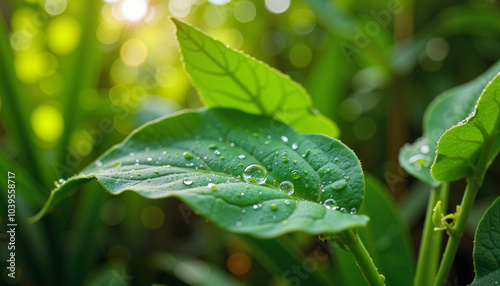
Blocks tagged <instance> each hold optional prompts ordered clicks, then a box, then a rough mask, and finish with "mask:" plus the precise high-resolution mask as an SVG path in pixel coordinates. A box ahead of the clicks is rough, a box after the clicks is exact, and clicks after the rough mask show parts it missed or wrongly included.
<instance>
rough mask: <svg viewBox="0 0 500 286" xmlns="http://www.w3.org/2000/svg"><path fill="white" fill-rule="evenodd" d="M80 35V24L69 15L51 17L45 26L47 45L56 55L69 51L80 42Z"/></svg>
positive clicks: (65, 53)
mask: <svg viewBox="0 0 500 286" xmlns="http://www.w3.org/2000/svg"><path fill="white" fill-rule="evenodd" d="M80 36H81V27H80V24H79V23H78V21H76V20H75V18H73V17H70V16H59V17H55V18H52V20H51V21H50V22H49V25H48V26H47V45H48V46H49V48H50V49H51V50H52V51H53V52H54V53H56V54H58V55H67V54H69V53H71V52H72V51H73V50H74V49H75V48H76V46H77V45H78V43H79V42H80Z"/></svg>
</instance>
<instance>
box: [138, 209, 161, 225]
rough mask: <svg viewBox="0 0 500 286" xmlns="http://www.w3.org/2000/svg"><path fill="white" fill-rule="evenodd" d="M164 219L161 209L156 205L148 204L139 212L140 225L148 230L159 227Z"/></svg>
mask: <svg viewBox="0 0 500 286" xmlns="http://www.w3.org/2000/svg"><path fill="white" fill-rule="evenodd" d="M164 220H165V215H164V214H163V211H162V210H161V209H160V208H159V207H157V206H149V207H147V208H145V209H144V210H143V211H142V213H141V222H142V225H143V226H144V227H145V228H147V229H150V230H153V229H157V228H160V227H161V226H162V225H163V221H164Z"/></svg>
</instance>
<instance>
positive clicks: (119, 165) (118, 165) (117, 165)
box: [113, 163, 122, 168]
mask: <svg viewBox="0 0 500 286" xmlns="http://www.w3.org/2000/svg"><path fill="white" fill-rule="evenodd" d="M121 165H122V164H121V163H114V164H113V167H115V168H117V167H121Z"/></svg>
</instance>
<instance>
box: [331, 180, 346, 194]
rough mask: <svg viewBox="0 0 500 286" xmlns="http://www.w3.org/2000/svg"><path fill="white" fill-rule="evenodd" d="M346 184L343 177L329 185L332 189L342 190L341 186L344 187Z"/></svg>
mask: <svg viewBox="0 0 500 286" xmlns="http://www.w3.org/2000/svg"><path fill="white" fill-rule="evenodd" d="M346 185H347V182H346V181H345V180H344V179H340V180H338V181H335V182H333V184H331V185H330V187H332V189H334V190H337V191H339V190H342V189H343V188H345V186H346Z"/></svg>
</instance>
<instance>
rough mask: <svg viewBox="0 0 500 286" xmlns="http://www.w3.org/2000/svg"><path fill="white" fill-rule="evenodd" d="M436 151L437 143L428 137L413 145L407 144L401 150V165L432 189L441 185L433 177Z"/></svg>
mask: <svg viewBox="0 0 500 286" xmlns="http://www.w3.org/2000/svg"><path fill="white" fill-rule="evenodd" d="M434 150H436V143H433V142H431V141H430V140H429V139H428V138H427V137H421V138H419V139H418V140H417V141H415V142H414V143H413V144H405V145H404V146H403V148H401V150H400V151H399V164H400V165H401V167H403V168H404V169H405V170H406V171H407V172H408V173H410V174H411V175H412V176H414V177H415V178H417V179H419V180H420V181H422V182H424V183H426V184H428V185H429V186H431V187H438V186H439V185H440V184H441V183H440V182H436V180H434V178H433V177H432V176H431V166H432V163H433V162H434V156H435V155H434Z"/></svg>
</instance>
